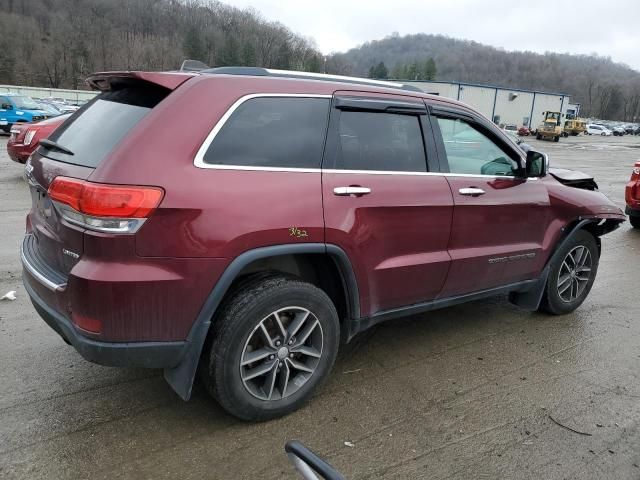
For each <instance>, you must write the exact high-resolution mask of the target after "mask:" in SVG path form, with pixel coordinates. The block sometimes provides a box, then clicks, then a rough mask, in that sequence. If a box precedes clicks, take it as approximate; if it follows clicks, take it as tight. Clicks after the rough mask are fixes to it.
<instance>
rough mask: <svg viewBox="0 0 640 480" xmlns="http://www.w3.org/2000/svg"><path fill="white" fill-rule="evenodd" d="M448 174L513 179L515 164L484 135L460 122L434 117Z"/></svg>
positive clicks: (515, 171) (516, 169)
mask: <svg viewBox="0 0 640 480" xmlns="http://www.w3.org/2000/svg"><path fill="white" fill-rule="evenodd" d="M438 125H439V127H440V131H441V133H442V140H443V141H444V148H445V151H446V154H447V161H448V162H449V171H450V172H451V173H462V174H469V175H493V176H514V175H516V174H517V173H518V163H517V162H516V161H514V160H513V159H512V158H511V157H510V155H509V154H508V153H506V152H505V151H504V150H503V149H502V148H501V147H499V146H498V145H497V144H496V143H494V142H493V140H491V139H490V138H489V137H487V136H486V135H485V134H484V133H482V132H480V131H479V130H476V129H475V128H474V127H472V126H471V125H470V124H469V123H467V122H465V121H463V120H460V119H450V118H438Z"/></svg>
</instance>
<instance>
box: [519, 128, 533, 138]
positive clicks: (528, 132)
mask: <svg viewBox="0 0 640 480" xmlns="http://www.w3.org/2000/svg"><path fill="white" fill-rule="evenodd" d="M518 135H520V136H521V137H528V136H529V135H531V130H529V128H528V127H520V128H519V129H518Z"/></svg>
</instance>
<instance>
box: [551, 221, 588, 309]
mask: <svg viewBox="0 0 640 480" xmlns="http://www.w3.org/2000/svg"><path fill="white" fill-rule="evenodd" d="M599 257H600V255H599V251H598V245H597V243H596V239H595V237H594V236H593V235H591V234H590V233H589V232H587V231H586V230H580V231H579V232H577V233H576V234H575V235H574V236H573V238H572V239H571V240H570V241H569V242H568V243H567V244H566V245H564V246H563V247H562V249H561V251H560V252H559V254H558V257H557V260H556V261H555V262H554V264H552V265H551V269H550V271H549V277H548V278H547V285H546V287H545V291H544V294H543V297H542V302H541V303H540V308H539V310H542V311H545V312H547V313H550V314H553V315H564V314H566V313H570V312H573V311H574V310H575V309H576V308H578V307H579V306H580V305H582V302H584V300H585V299H586V298H587V295H589V292H590V291H591V287H592V286H593V282H594V280H595V278H596V274H597V272H598V263H599Z"/></svg>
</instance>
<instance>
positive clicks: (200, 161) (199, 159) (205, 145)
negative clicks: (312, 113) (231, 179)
mask: <svg viewBox="0 0 640 480" xmlns="http://www.w3.org/2000/svg"><path fill="white" fill-rule="evenodd" d="M254 98H326V99H331V98H333V96H332V95H324V94H315V93H251V94H248V95H244V96H242V97H240V98H239V99H238V100H236V101H235V102H234V103H233V104H232V105H231V106H230V107H229V109H228V110H227V111H226V112H225V113H224V115H223V116H222V117H221V118H220V120H218V122H217V123H216V124H215V125H214V127H213V128H212V129H211V131H210V132H209V134H208V135H207V137H206V138H205V140H204V142H202V145H200V148H199V149H198V152H197V153H196V156H195V158H194V159H193V165H194V166H195V167H197V168H205V169H213V170H241V171H254V172H292V173H321V172H325V173H340V174H349V173H350V174H360V175H363V174H365V175H414V176H437V177H471V178H495V179H497V178H503V179H517V178H519V177H515V176H513V175H509V176H507V175H480V174H471V173H447V172H403V171H396V170H340V169H321V168H295V167H259V166H249V165H216V164H212V163H205V161H204V155H205V153H206V152H207V150H208V149H209V147H210V146H211V143H212V142H213V140H214V139H215V137H216V135H217V134H218V133H219V132H220V130H222V127H224V125H225V123H226V122H227V121H228V120H229V118H230V117H231V115H233V113H234V112H235V111H236V110H237V109H238V107H240V105H242V104H243V103H245V102H247V101H248V100H251V99H254ZM528 180H530V179H528Z"/></svg>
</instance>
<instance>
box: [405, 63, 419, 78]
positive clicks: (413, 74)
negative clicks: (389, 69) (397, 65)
mask: <svg viewBox="0 0 640 480" xmlns="http://www.w3.org/2000/svg"><path fill="white" fill-rule="evenodd" d="M404 78H405V79H406V80H418V63H417V62H413V63H410V64H409V65H407V66H406V67H405V70H404Z"/></svg>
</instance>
